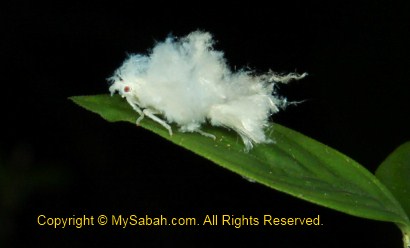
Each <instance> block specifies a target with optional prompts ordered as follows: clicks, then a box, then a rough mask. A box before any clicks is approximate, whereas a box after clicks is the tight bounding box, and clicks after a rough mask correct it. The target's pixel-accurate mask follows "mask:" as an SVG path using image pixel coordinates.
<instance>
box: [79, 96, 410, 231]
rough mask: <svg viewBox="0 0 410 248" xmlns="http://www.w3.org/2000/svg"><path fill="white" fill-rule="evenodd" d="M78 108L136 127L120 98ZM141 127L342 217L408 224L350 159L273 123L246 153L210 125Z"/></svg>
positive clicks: (83, 99)
mask: <svg viewBox="0 0 410 248" xmlns="http://www.w3.org/2000/svg"><path fill="white" fill-rule="evenodd" d="M71 100H73V101H74V102H75V103H77V104H78V105H80V106H82V107H84V108H86V109H88V110H90V111H92V112H95V113H97V114H99V115H101V116H102V117H103V118H104V119H106V120H108V121H111V122H114V121H128V122H132V123H135V121H136V119H137V117H138V114H137V113H136V112H134V111H133V110H132V109H131V107H129V106H128V104H127V102H126V101H125V100H123V99H121V97H119V96H114V97H110V96H108V95H96V96H77V97H71ZM140 124H141V126H142V127H144V128H146V129H148V130H150V131H152V132H154V133H156V134H158V135H160V136H162V137H163V138H165V139H167V140H169V141H171V142H173V143H175V144H177V145H180V146H182V147H185V148H186V149H188V150H191V151H193V152H195V153H197V154H198V155H200V156H203V157H205V158H207V159H209V160H211V161H213V162H215V163H216V164H218V165H220V166H222V167H224V168H227V169H229V170H231V171H233V172H235V173H238V174H240V175H242V176H243V177H246V178H248V179H250V180H252V181H256V182H259V183H261V184H264V185H266V186H268V187H271V188H273V189H276V190H279V191H282V192H285V193H288V194H290V195H293V196H295V197H298V198H300V199H304V200H306V201H309V202H313V203H316V204H319V205H322V206H325V207H329V208H332V209H335V210H339V211H341V212H344V213H347V214H351V215H355V216H360V217H364V218H369V219H375V220H382V221H391V222H396V223H402V224H406V223H409V220H408V218H407V216H406V214H405V213H404V211H403V209H402V208H401V206H400V204H399V203H398V202H397V201H396V199H395V198H394V197H393V195H392V194H391V193H390V191H388V190H387V189H386V187H385V186H384V185H383V184H381V183H380V181H378V179H377V178H376V177H375V176H374V175H373V174H371V173H370V172H369V171H367V170H366V169H365V168H364V167H362V166H361V165H360V164H358V163H357V162H355V161H353V160H352V159H350V158H349V157H347V156H345V155H343V154H341V153H339V152H338V151H336V150H334V149H332V148H330V147H328V146H326V145H323V144H321V143H319V142H317V141H315V140H313V139H311V138H308V137H306V136H304V135H302V134H300V133H298V132H295V131H293V130H291V129H288V128H286V127H284V126H281V125H278V124H273V125H272V126H271V127H270V128H269V129H268V130H267V134H268V135H269V137H270V138H271V139H272V140H274V143H272V144H262V145H256V146H255V147H254V148H253V149H252V150H251V151H249V152H245V151H244V145H243V143H242V141H241V139H240V138H239V137H238V135H237V134H236V133H235V132H233V131H229V130H227V129H224V128H216V127H211V126H210V125H207V126H206V127H204V128H203V131H205V132H208V133H212V134H214V135H215V136H216V137H217V138H216V140H213V139H211V138H208V137H205V136H202V135H200V134H197V133H181V132H175V130H176V129H177V127H176V126H172V128H173V130H174V135H173V136H170V135H169V134H168V132H167V130H165V128H163V127H162V126H161V125H159V124H158V123H156V122H154V121H152V120H150V119H149V118H145V119H144V120H143V121H142V122H141V123H140Z"/></svg>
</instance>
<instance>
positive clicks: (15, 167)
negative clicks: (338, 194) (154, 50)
mask: <svg viewBox="0 0 410 248" xmlns="http://www.w3.org/2000/svg"><path fill="white" fill-rule="evenodd" d="M146 4H147V3H146V2H137V1H132V2H128V3H125V2H119V1H113V2H111V3H109V4H107V3H105V4H103V3H100V2H97V1H95V2H94V3H90V2H80V1H78V2H76V1H67V3H65V4H56V3H54V4H46V3H39V2H37V1H32V3H25V2H19V1H14V3H12V4H8V5H7V6H2V8H1V9H0V13H1V15H0V16H1V17H0V18H1V24H0V25H1V37H2V38H1V41H0V44H1V48H0V58H1V60H2V63H3V64H2V66H1V70H2V73H1V79H0V82H1V86H2V87H1V88H2V96H1V98H0V99H1V106H2V111H1V113H0V116H1V117H2V118H1V119H2V126H3V128H2V129H1V130H2V131H1V132H2V136H1V143H0V162H1V164H0V166H1V167H0V169H1V170H0V172H1V175H0V180H1V181H0V186H1V191H0V193H1V196H0V197H1V198H0V200H1V202H0V218H1V219H0V231H1V240H0V241H1V242H2V243H3V244H5V246H13V247H19V246H26V245H31V246H34V247H40V246H41V247H73V246H74V245H75V246H77V247H82V246H97V245H98V246H105V245H109V246H115V247H118V246H122V245H130V244H132V245H133V246H136V245H141V246H152V247H161V246H168V247H215V246H217V245H219V244H226V245H229V246H235V247H250V246H252V247H254V246H271V247H377V246H380V247H401V246H402V244H401V234H400V232H399V230H398V229H397V228H396V227H395V226H394V225H393V224H389V223H382V222H377V221H371V220H366V219H361V218H356V217H352V216H349V215H345V214H342V213H339V212H336V211H332V210H329V209H326V208H323V207H320V206H316V205H314V204H310V203H306V202H304V201H302V200H299V199H296V198H293V197H291V196H288V195H286V194H283V193H280V192H277V191H275V190H271V189H269V188H267V187H265V186H261V185H258V184H256V183H250V182H248V181H247V180H244V179H243V178H241V177H240V176H238V175H236V174H234V173H231V172H229V171H227V170H225V169H223V168H221V167H218V166H217V165H215V164H213V163H211V162H209V161H207V160H205V159H204V158H201V157H199V156H196V155H194V154H192V153H191V152H189V151H186V150H184V149H182V148H179V147H177V146H175V145H173V144H171V143H169V142H166V141H164V140H163V139H161V138H159V137H157V136H156V135H154V134H151V133H149V132H148V131H145V130H142V129H138V128H135V127H134V126H133V125H129V124H127V123H115V124H111V123H108V122H106V121H104V120H102V119H101V118H100V117H99V116H97V115H95V114H92V113H90V112H87V111H85V110H83V109H81V108H79V107H78V106H75V105H74V104H73V103H72V102H70V101H69V100H67V97H69V96H72V95H89V94H100V93H107V92H108V83H107V82H106V78H107V77H109V76H111V74H112V73H113V71H114V70H115V69H116V68H117V67H119V66H120V64H121V62H122V61H123V60H124V59H125V57H126V54H127V53H144V52H146V51H147V49H149V48H151V47H152V46H153V44H154V42H155V41H160V40H163V39H164V38H165V37H166V36H167V35H168V34H169V33H172V34H174V35H176V36H184V35H186V34H188V33H189V32H191V31H194V30H197V29H200V30H205V31H209V32H211V33H212V34H213V35H214V37H215V39H216V40H217V43H216V46H215V47H216V49H218V50H223V51H224V52H225V56H226V58H227V60H228V61H229V64H230V66H231V67H236V68H241V67H244V66H249V67H251V68H254V69H256V71H260V72H263V71H266V70H268V69H273V70H275V71H278V72H294V71H297V72H308V73H309V77H308V78H306V79H304V80H302V81H299V82H294V83H292V84H290V85H286V86H282V87H281V88H280V93H281V94H283V95H285V96H287V98H288V99H289V100H307V101H305V102H304V103H303V104H300V105H298V106H297V107H289V108H288V109H286V111H283V112H281V113H280V114H278V115H276V116H274V120H275V121H276V122H278V123H281V124H283V125H285V126H288V127H290V128H293V129H295V130H298V131H300V132H302V133H304V134H306V135H308V136H310V137H312V138H315V139H317V140H319V141H321V142H323V143H325V144H328V145H330V146H331V147H334V148H336V149H338V150H340V151H341V152H343V153H345V154H347V155H348V156H350V157H352V158H354V159H355V160H357V161H358V162H360V163H362V164H363V165H365V166H366V168H367V169H369V170H370V171H372V172H374V171H375V170H376V168H377V166H378V164H380V163H381V162H382V161H383V160H384V158H385V157H386V156H387V155H388V154H389V153H390V152H391V151H393V149H394V148H396V147H397V146H398V145H400V144H401V143H403V142H405V141H407V140H409V138H410V132H409V126H410V120H409V110H408V107H409V104H408V95H409V79H408V78H409V76H408V74H409V65H410V63H409V55H410V49H409V44H410V39H409V35H408V33H409V30H410V22H409V19H408V13H409V10H410V9H409V4H408V3H407V1H403V2H402V3H400V4H399V3H397V4H393V3H392V2H391V1H356V2H354V3H348V2H345V1H344V2H341V3H337V2H335V1H329V3H328V2H322V3H318V2H316V3H306V2H305V1H287V2H285V1H271V2H269V4H268V3H265V4H262V3H259V4H258V3H256V2H248V3H246V4H241V3H239V2H236V3H233V4H231V5H230V6H229V7H227V6H225V7H224V6H222V3H219V4H218V3H208V2H190V3H187V4H174V5H170V6H164V5H162V4H161V3H159V2H157V3H154V4H152V5H150V6H148V5H146ZM39 214H45V215H47V216H52V217H70V216H72V215H73V214H75V215H77V216H81V215H83V214H86V215H94V216H98V215H99V214H106V215H111V214H122V215H129V214H137V215H144V214H149V215H151V216H158V215H160V214H163V215H165V216H169V217H175V216H176V217H179V216H181V217H198V218H201V217H203V216H205V215H206V214H233V215H236V216H241V215H242V214H244V215H247V216H250V215H252V216H254V217H261V216H262V215H263V214H272V215H276V216H280V217H282V216H284V217H286V216H288V217H291V216H293V217H308V216H316V215H318V214H320V215H321V218H322V222H323V224H324V225H323V226H320V227H272V228H269V227H243V228H241V229H235V228H233V227H232V228H231V227H222V226H217V227H213V228H204V227H194V228H192V227H172V228H171V227H142V228H140V227H131V228H127V229H124V230H123V229H120V228H112V227H108V226H106V227H85V228H83V229H75V228H70V229H68V230H67V229H65V230H61V229H59V230H53V229H51V228H46V227H39V226H38V225H37V224H36V218H37V216H38V215H39ZM2 247H3V246H2Z"/></svg>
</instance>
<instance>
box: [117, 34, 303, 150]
mask: <svg viewBox="0 0 410 248" xmlns="http://www.w3.org/2000/svg"><path fill="white" fill-rule="evenodd" d="M213 43H214V42H213V40H212V36H211V35H210V34H209V33H207V32H200V31H196V32H193V33H190V34H189V35H187V36H186V37H183V38H180V39H176V38H173V37H169V38H167V39H166V40H165V41H164V42H159V43H157V44H156V45H155V47H154V48H153V49H152V50H151V52H150V54H149V55H141V54H132V55H130V56H129V58H128V59H126V60H125V62H124V63H123V65H122V66H121V67H120V68H119V69H117V70H116V72H115V74H114V75H113V76H112V77H111V78H109V81H110V82H111V83H112V85H111V87H110V89H109V90H110V92H111V95H112V94H114V93H115V92H118V93H119V94H120V95H121V96H122V97H123V98H125V99H126V100H127V102H128V103H129V104H130V105H131V107H132V108H133V109H134V110H135V111H136V112H138V114H139V115H140V116H139V118H138V119H137V121H136V123H137V125H138V124H139V123H140V122H141V120H142V119H143V118H144V117H145V116H147V117H149V118H151V119H152V120H154V121H156V122H158V123H159V124H161V125H162V126H163V127H165V128H166V129H167V130H168V132H169V134H170V135H172V129H171V126H170V123H175V124H177V125H178V127H179V131H180V132H198V133H199V134H202V135H205V136H208V137H211V138H215V136H214V135H213V134H210V133H206V132H204V131H202V130H201V126H202V125H204V124H205V123H206V122H209V123H210V124H211V125H213V126H221V127H225V128H229V129H233V130H235V131H236V132H237V133H238V134H239V135H240V136H241V138H242V140H243V143H244V144H245V147H246V150H250V149H251V148H252V147H253V144H259V143H269V142H270V140H269V139H268V138H266V136H265V132H264V129H265V127H267V126H268V118H269V116H270V115H271V114H274V113H276V112H278V111H279V107H281V106H284V105H285V104H286V99H285V98H281V97H278V96H276V95H274V94H275V92H274V85H275V83H276V82H281V83H287V82H288V81H290V80H292V79H300V78H303V77H304V76H305V75H306V74H305V73H304V74H301V75H299V74H296V73H290V74H287V75H279V74H276V73H274V72H271V71H270V72H268V73H265V74H262V75H254V74H253V73H251V72H250V71H247V70H240V71H236V72H232V71H231V70H230V69H229V67H228V66H227V64H226V61H225V58H224V54H223V52H220V51H215V50H214V49H213Z"/></svg>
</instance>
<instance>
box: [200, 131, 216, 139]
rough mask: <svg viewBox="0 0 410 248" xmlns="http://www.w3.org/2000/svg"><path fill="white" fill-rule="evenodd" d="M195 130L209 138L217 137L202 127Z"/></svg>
mask: <svg viewBox="0 0 410 248" xmlns="http://www.w3.org/2000/svg"><path fill="white" fill-rule="evenodd" d="M195 132H197V133H199V134H201V135H203V136H205V137H208V138H211V139H214V140H215V139H216V137H215V135H213V134H211V133H207V132H204V131H202V130H200V129H198V130H195Z"/></svg>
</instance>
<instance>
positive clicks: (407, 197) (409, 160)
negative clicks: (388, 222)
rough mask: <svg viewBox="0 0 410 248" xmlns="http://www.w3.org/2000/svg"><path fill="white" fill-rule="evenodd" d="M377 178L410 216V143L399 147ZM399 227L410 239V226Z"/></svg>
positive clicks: (387, 160) (379, 170)
mask: <svg viewBox="0 0 410 248" xmlns="http://www.w3.org/2000/svg"><path fill="white" fill-rule="evenodd" d="M376 177H377V178H379V180H380V181H381V182H383V183H384V185H386V187H387V188H388V189H389V190H390V191H391V192H392V193H393V195H394V196H395V197H396V199H397V200H398V201H399V202H400V204H401V206H402V207H403V209H404V211H405V212H406V214H407V216H410V142H406V143H404V144H403V145H401V146H399V147H398V148H397V149H396V150H394V151H393V152H392V153H391V154H390V155H389V156H388V157H387V158H386V160H384V161H383V163H382V164H381V165H380V166H379V168H377V170H376ZM399 226H400V228H401V229H402V230H403V232H404V233H407V235H408V236H407V239H409V235H410V225H409V224H407V226H402V225H399ZM408 243H410V241H408ZM409 246H410V244H409Z"/></svg>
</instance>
